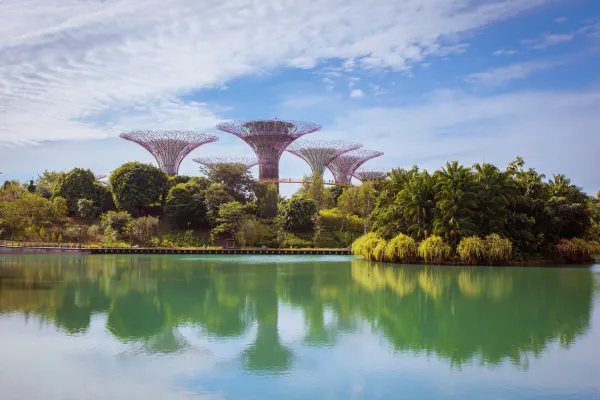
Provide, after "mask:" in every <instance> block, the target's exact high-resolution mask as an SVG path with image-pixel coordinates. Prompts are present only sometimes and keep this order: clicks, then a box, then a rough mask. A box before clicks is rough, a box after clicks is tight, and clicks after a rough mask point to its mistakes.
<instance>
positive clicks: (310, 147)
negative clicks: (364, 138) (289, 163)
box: [286, 140, 362, 177]
mask: <svg viewBox="0 0 600 400" xmlns="http://www.w3.org/2000/svg"><path fill="white" fill-rule="evenodd" d="M361 147H362V144H358V143H351V142H343V141H339V140H337V141H330V140H302V141H300V140H299V141H296V142H294V143H292V144H290V145H289V146H288V147H287V149H286V150H287V151H289V152H290V153H292V154H294V155H296V156H298V157H300V158H302V159H303V160H304V161H306V162H307V163H308V165H310V169H311V170H312V172H313V174H318V175H319V176H321V177H322V176H323V173H324V172H325V167H326V166H327V165H328V164H329V163H331V162H332V161H333V160H334V159H335V158H336V157H338V156H340V155H341V154H344V153H347V152H349V151H352V150H356V149H359V148H361Z"/></svg>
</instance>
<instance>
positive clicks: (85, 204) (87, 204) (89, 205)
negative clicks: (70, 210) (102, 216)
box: [77, 199, 96, 219]
mask: <svg viewBox="0 0 600 400" xmlns="http://www.w3.org/2000/svg"><path fill="white" fill-rule="evenodd" d="M77 213H78V214H79V216H80V217H81V218H84V219H86V218H92V217H95V216H96V209H95V207H94V201H93V200H90V199H79V201H78V202H77Z"/></svg>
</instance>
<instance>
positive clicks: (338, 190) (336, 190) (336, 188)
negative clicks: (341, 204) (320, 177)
mask: <svg viewBox="0 0 600 400" xmlns="http://www.w3.org/2000/svg"><path fill="white" fill-rule="evenodd" d="M351 186H352V185H349V184H347V183H336V184H335V185H333V186H332V187H331V188H329V193H330V194H331V198H332V199H333V204H337V202H338V199H339V198H340V196H341V195H342V193H343V192H344V190H346V189H348V188H349V187H351Z"/></svg>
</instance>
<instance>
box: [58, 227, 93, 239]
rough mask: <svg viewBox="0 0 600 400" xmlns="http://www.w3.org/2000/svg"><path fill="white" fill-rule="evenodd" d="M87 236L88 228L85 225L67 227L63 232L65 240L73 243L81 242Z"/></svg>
mask: <svg viewBox="0 0 600 400" xmlns="http://www.w3.org/2000/svg"><path fill="white" fill-rule="evenodd" d="M86 234H87V228H86V227H85V226H83V225H74V224H69V225H67V226H66V227H65V228H64V229H63V232H62V236H63V238H65V239H66V240H67V241H71V242H79V241H80V240H81V239H83V238H84V237H85V236H86Z"/></svg>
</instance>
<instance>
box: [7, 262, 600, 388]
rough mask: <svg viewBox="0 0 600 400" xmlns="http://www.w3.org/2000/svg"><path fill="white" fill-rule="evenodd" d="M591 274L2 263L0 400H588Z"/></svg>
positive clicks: (598, 310) (597, 310)
mask: <svg viewBox="0 0 600 400" xmlns="http://www.w3.org/2000/svg"><path fill="white" fill-rule="evenodd" d="M599 371H600V265H599V266H594V267H592V268H591V269H586V268H565V267H563V268H476V269H475V268H463V267H422V266H396V265H389V264H369V263H367V262H365V261H363V260H359V259H355V258H353V257H350V256H348V257H346V256H151V255H150V256H130V255H120V256H80V255H64V256H57V255H8V256H7V255H4V256H2V255H0V388H1V392H0V393H1V394H0V398H1V399H2V400H13V399H26V400H37V399H40V400H41V399H43V400H55V399H56V400H59V399H60V400H66V399H169V400H179V399H231V400H239V399H260V400H264V399H343V400H346V399H446V398H452V399H486V400H495V399H557V400H558V399H561V400H562V399H600V378H599V377H600V375H599V374H600V372H599Z"/></svg>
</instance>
